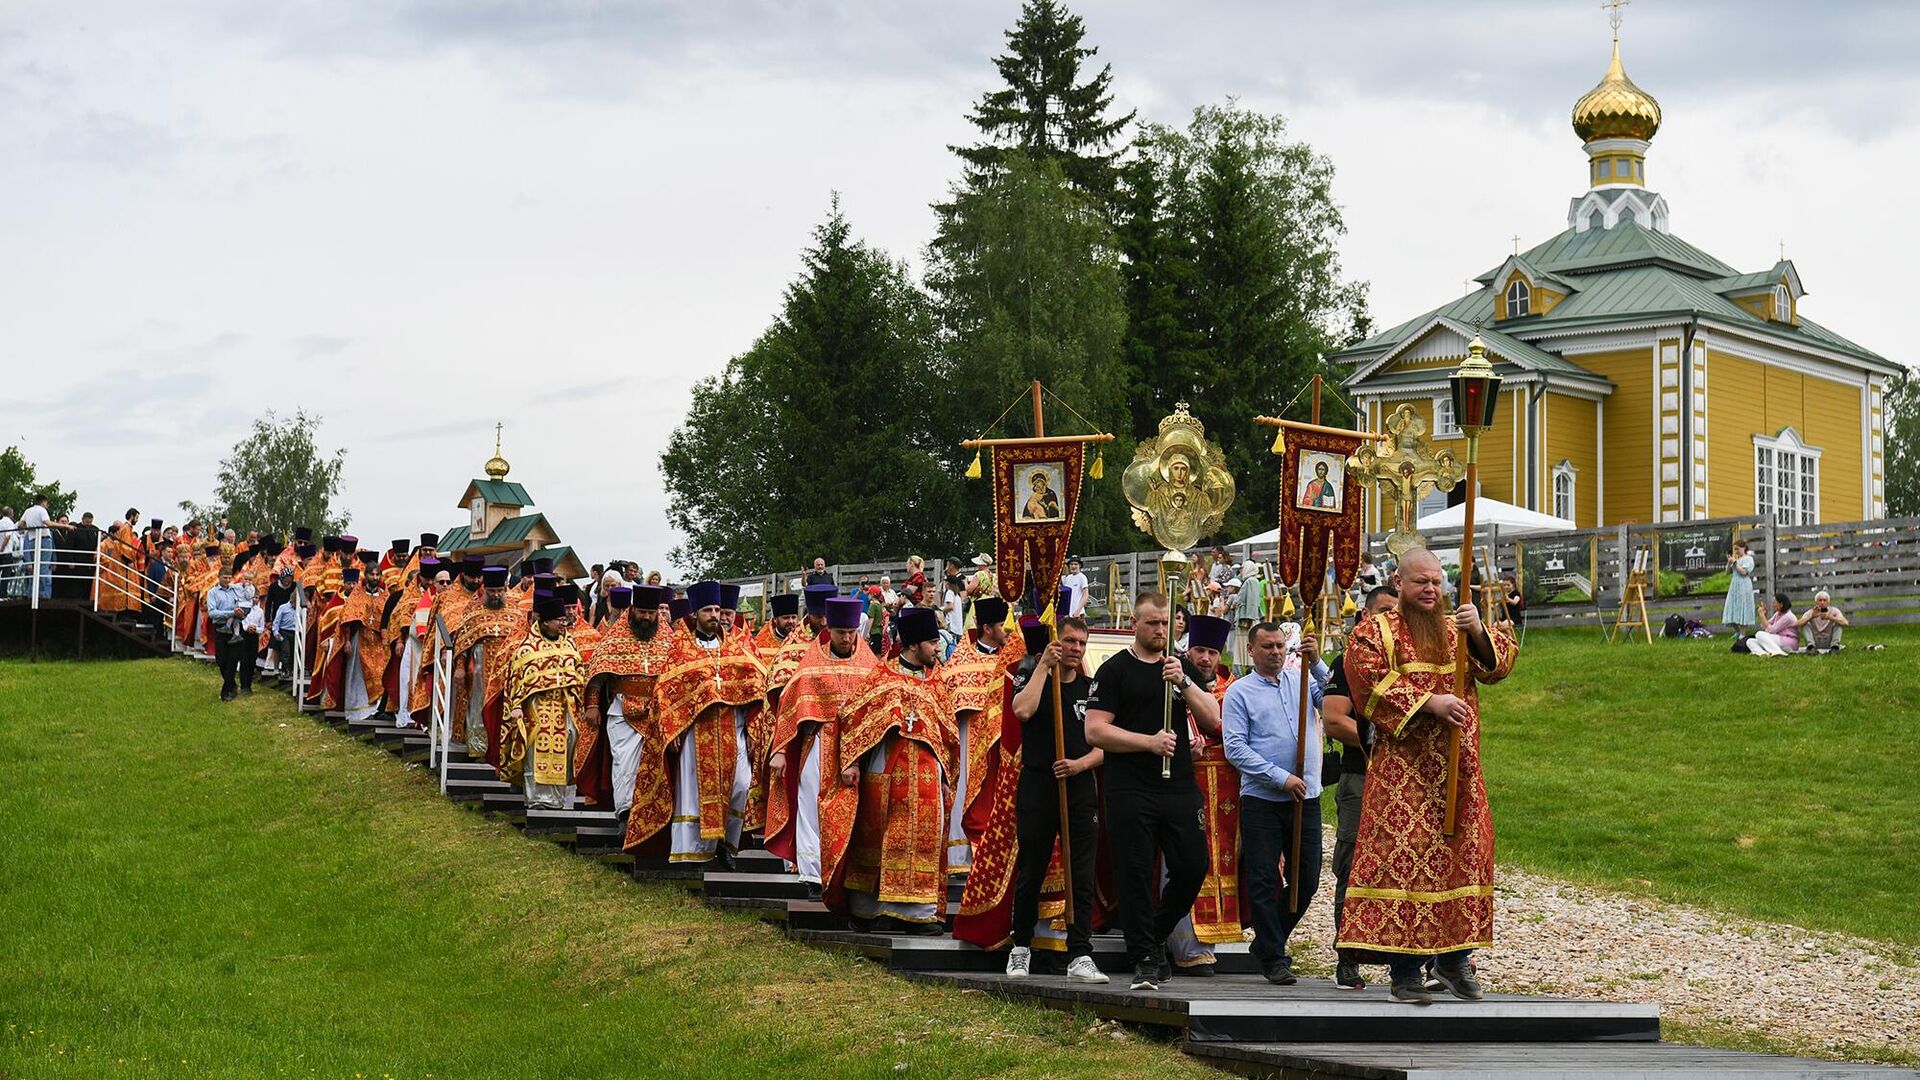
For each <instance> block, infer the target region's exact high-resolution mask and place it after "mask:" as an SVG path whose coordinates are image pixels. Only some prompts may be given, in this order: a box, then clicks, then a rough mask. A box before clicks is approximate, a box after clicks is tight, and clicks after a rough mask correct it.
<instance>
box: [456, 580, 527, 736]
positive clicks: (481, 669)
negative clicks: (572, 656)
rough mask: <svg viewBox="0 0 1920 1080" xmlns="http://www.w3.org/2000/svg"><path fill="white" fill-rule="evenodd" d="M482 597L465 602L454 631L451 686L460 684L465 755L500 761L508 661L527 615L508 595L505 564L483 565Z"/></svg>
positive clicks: (523, 633) (523, 630) (523, 632)
mask: <svg viewBox="0 0 1920 1080" xmlns="http://www.w3.org/2000/svg"><path fill="white" fill-rule="evenodd" d="M481 582H482V592H481V597H480V602H479V603H477V604H469V605H468V606H467V609H466V612H465V614H463V615H462V616H461V617H460V629H458V630H456V631H454V635H453V655H454V661H453V663H454V670H453V685H454V686H455V687H457V688H464V689H465V691H466V692H465V693H464V694H461V695H458V696H459V698H460V700H459V701H458V702H457V703H456V708H457V707H458V705H461V704H464V705H465V706H466V709H465V712H464V714H462V713H461V712H455V714H454V716H455V719H456V721H457V722H458V721H461V720H462V718H463V717H464V722H460V723H459V724H458V726H459V728H460V731H461V733H462V734H463V735H464V736H465V738H466V746H467V756H468V757H469V758H470V759H472V760H475V761H478V760H480V759H482V758H484V759H485V760H486V761H487V763H488V764H490V765H494V766H496V767H497V766H499V765H500V758H499V749H500V718H501V715H502V714H501V711H500V710H501V705H502V702H503V699H504V695H505V694H506V692H507V666H508V664H509V663H510V662H511V661H512V660H513V650H514V647H515V646H517V645H518V644H520V640H521V639H522V638H524V637H525V636H526V635H527V620H526V616H525V615H523V614H521V612H520V609H519V608H518V607H516V606H515V605H513V604H512V603H510V602H509V601H508V600H507V568H506V567H504V566H488V567H484V568H483V569H482V570H481Z"/></svg>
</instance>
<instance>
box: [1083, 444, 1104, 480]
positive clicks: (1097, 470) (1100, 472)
mask: <svg viewBox="0 0 1920 1080" xmlns="http://www.w3.org/2000/svg"><path fill="white" fill-rule="evenodd" d="M1087 475H1088V476H1089V477H1092V478H1093V479H1095V480H1098V479H1100V478H1101V477H1103V476H1105V475H1107V455H1106V454H1105V453H1104V452H1102V451H1099V450H1096V451H1094V453H1093V468H1091V469H1088V470H1087Z"/></svg>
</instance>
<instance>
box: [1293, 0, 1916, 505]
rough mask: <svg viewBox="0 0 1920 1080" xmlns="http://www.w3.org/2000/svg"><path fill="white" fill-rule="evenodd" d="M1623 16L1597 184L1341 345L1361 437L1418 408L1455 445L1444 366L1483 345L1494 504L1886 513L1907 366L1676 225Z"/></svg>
mask: <svg viewBox="0 0 1920 1080" xmlns="http://www.w3.org/2000/svg"><path fill="white" fill-rule="evenodd" d="M1615 10H1616V19H1615V23H1614V38H1613V62H1612V63H1611V64H1610V65H1608V67H1607V73H1606V75H1605V77H1604V78H1602V79H1601V80H1600V83H1599V85H1597V86H1595V87H1594V88H1593V89H1591V90H1589V91H1587V93H1586V94H1585V95H1583V96H1582V97H1581V98H1580V99H1579V101H1577V102H1576V103H1575V104H1574V107H1573V131H1574V134H1575V135H1578V136H1579V137H1580V141H1581V144H1582V148H1583V149H1584V150H1585V151H1586V156H1587V189H1586V191H1585V193H1584V194H1582V195H1579V196H1576V197H1575V198H1574V199H1573V200H1572V203H1571V205H1570V206H1569V207H1568V208H1567V227H1566V229H1565V230H1564V231H1562V232H1560V233H1559V234H1558V235H1556V236H1554V237H1553V238H1551V239H1549V240H1547V241H1546V242H1544V243H1541V244H1538V245H1536V246H1534V247H1532V248H1529V249H1527V250H1524V251H1517V253H1516V254H1513V255H1511V256H1509V257H1508V258H1507V259H1506V260H1505V261H1504V262H1502V263H1500V265H1498V266H1496V267H1494V268H1493V269H1491V270H1487V271H1485V272H1484V273H1481V274H1480V275H1478V276H1477V277H1476V278H1474V279H1473V284H1475V285H1477V286H1478V288H1475V289H1473V290H1472V291H1470V292H1468V293H1467V294H1466V295H1465V296H1462V297H1460V298H1459V299H1457V300H1453V301H1451V302H1449V303H1446V304H1444V305H1441V306H1440V307H1437V308H1435V309H1433V310H1432V311H1429V312H1427V313H1426V314H1424V315H1421V316H1419V317H1417V318H1413V319H1409V320H1407V321H1406V322H1403V323H1401V324H1399V325H1398V326H1395V327H1393V328H1392V329H1390V330H1387V331H1385V332H1383V333H1380V334H1376V335H1374V336H1373V337H1370V338H1367V339H1366V340H1364V341H1361V342H1360V343H1358V344H1356V345H1352V346H1350V347H1348V348H1346V349H1344V350H1342V351H1340V352H1338V353H1336V354H1334V355H1333V356H1332V357H1330V359H1332V360H1334V361H1335V362H1337V363H1339V364H1341V365H1343V366H1344V367H1346V368H1348V369H1350V370H1351V372H1352V373H1351V374H1350V375H1349V376H1347V377H1346V378H1345V379H1344V380H1343V386H1344V387H1345V388H1346V390H1347V391H1348V392H1349V393H1350V394H1351V395H1352V398H1353V400H1354V403H1355V407H1356V408H1357V409H1358V410H1359V411H1360V412H1361V414H1362V417H1363V418H1364V419H1365V421H1366V426H1367V428H1368V429H1369V430H1373V431H1379V430H1381V428H1382V424H1383V423H1384V422H1385V420H1386V418H1387V417H1388V415H1389V414H1390V413H1392V412H1393V410H1394V409H1396V408H1397V407H1398V406H1399V405H1400V404H1401V403H1403V402H1405V403H1409V404H1411V405H1412V406H1413V408H1414V410H1415V411H1416V413H1417V414H1418V415H1419V416H1420V417H1421V418H1422V419H1423V420H1425V421H1426V422H1427V424H1428V427H1429V430H1430V432H1431V433H1432V435H1433V437H1434V440H1435V446H1436V447H1443V446H1447V445H1449V442H1448V440H1460V439H1461V435H1460V430H1459V428H1458V427H1457V426H1456V425H1455V424H1454V420H1453V416H1452V415H1451V413H1452V409H1451V403H1450V401H1449V398H1448V395H1447V376H1448V374H1449V373H1450V372H1451V371H1452V369H1453V368H1455V367H1457V366H1458V365H1459V363H1460V362H1461V360H1462V359H1463V358H1465V356H1466V353H1467V345H1468V342H1469V341H1471V340H1472V338H1473V337H1474V336H1475V335H1476V334H1477V335H1479V337H1480V338H1481V339H1482V340H1483V341H1484V342H1485V344H1486V348H1487V354H1488V359H1490V360H1492V361H1494V365H1495V368H1496V369H1497V370H1498V371H1499V372H1500V374H1501V375H1503V376H1504V382H1503V383H1502V386H1501V397H1502V401H1501V403H1500V411H1499V422H1498V425H1497V426H1496V427H1494V428H1493V429H1492V430H1490V431H1488V432H1487V433H1486V434H1485V435H1484V436H1483V437H1482V438H1481V441H1480V488H1479V491H1480V494H1481V495H1483V496H1485V497H1488V498H1493V499H1499V500H1501V501H1504V502H1509V503H1512V504H1514V505H1517V506H1522V507H1525V508H1527V509H1530V510H1535V511H1538V512H1540V513H1545V514H1551V515H1553V516H1555V517H1559V518H1564V519H1566V520H1568V521H1571V522H1573V523H1574V526H1575V527H1578V528H1592V527H1599V526H1612V525H1616V524H1622V523H1652V522H1678V521H1697V520H1703V519H1707V518H1721V517H1735V516H1745V515H1758V516H1761V517H1767V518H1772V519H1773V520H1775V521H1777V522H1778V523H1779V524H1781V525H1807V524H1813V523H1816V522H1847V521H1859V520H1863V519H1870V518H1879V517H1884V516H1885V513H1886V510H1885V493H1884V483H1885V481H1884V476H1885V470H1884V462H1883V449H1882V441H1883V413H1882V404H1881V403H1882V397H1883V394H1884V393H1885V391H1886V389H1887V387H1888V386H1889V385H1890V384H1891V381H1892V380H1893V379H1894V378H1895V377H1896V376H1897V375H1898V374H1899V373H1900V370H1901V369H1900V367H1899V366H1898V365H1897V364H1895V363H1894V362H1892V361H1890V360H1888V359H1887V358H1885V357H1883V356H1880V355H1879V354H1877V353H1875V352H1873V351H1871V350H1869V349H1867V348H1864V347H1862V346H1860V345H1856V344H1854V343H1853V342H1852V341H1849V340H1847V339H1846V338H1844V337H1842V336H1840V335H1839V334H1837V333H1835V332H1833V331H1832V330H1829V329H1827V328H1826V327H1824V326H1821V325H1820V324H1818V323H1816V322H1814V321H1813V320H1811V319H1809V318H1807V316H1806V314H1805V313H1804V312H1803V310H1802V298H1803V297H1804V296H1805V295H1806V288H1805V286H1804V285H1803V284H1802V281H1801V278H1800V272H1799V270H1798V269H1797V268H1796V267H1795V266H1794V264H1793V262H1792V261H1791V260H1789V259H1785V258H1782V259H1781V260H1780V261H1779V262H1777V263H1775V264H1774V265H1773V266H1771V267H1768V268H1766V269H1763V270H1755V271H1746V272H1743V271H1741V270H1739V269H1738V268H1736V267H1733V266H1729V265H1728V264H1726V263H1724V262H1722V261H1720V260H1719V259H1716V258H1714V257H1713V256H1712V255H1709V254H1707V253H1706V252H1705V251H1702V250H1701V249H1699V248H1697V247H1695V246H1693V245H1692V244H1689V243H1687V242H1686V241H1685V240H1682V239H1681V238H1680V237H1678V236H1676V235H1674V233H1673V230H1672V228H1671V225H1670V222H1669V211H1668V207H1667V201H1666V199H1664V198H1662V197H1661V196H1660V195H1659V194H1658V193H1656V192H1655V191H1654V190H1653V189H1652V188H1650V187H1649V186H1648V178H1647V171H1646V166H1647V150H1648V148H1649V146H1650V145H1651V144H1652V141H1653V137H1654V135H1655V134H1656V133H1658V132H1659V130H1660V103H1659V102H1658V101H1656V100H1655V99H1654V97H1653V95H1651V94H1649V93H1647V92H1646V91H1644V90H1642V89H1640V88H1639V87H1638V86H1635V85H1634V83H1633V80H1631V79H1629V78H1628V77H1627V73H1626V70H1625V68H1624V67H1622V65H1621V63H1620V35H1619V23H1618V19H1617V13H1618V9H1617V8H1616V9H1615ZM1517 248H1518V245H1517V244H1516V249H1517ZM1463 441H1464V440H1462V442H1463ZM1452 445H1453V447H1454V451H1455V453H1456V455H1459V454H1463V453H1464V448H1463V446H1462V445H1461V443H1453V444H1452ZM1464 497H1465V491H1464V490H1463V489H1462V488H1459V487H1456V489H1455V491H1454V492H1453V493H1452V494H1451V495H1445V494H1442V495H1439V496H1436V497H1434V499H1432V500H1430V501H1429V502H1428V503H1425V504H1423V505H1422V512H1423V513H1424V512H1427V511H1430V510H1432V509H1437V508H1440V507H1443V506H1444V505H1446V503H1447V502H1448V501H1449V500H1451V501H1454V502H1458V501H1460V500H1461V499H1463V498H1464ZM1368 512H1369V520H1368V522H1367V526H1368V528H1369V529H1380V528H1383V527H1385V525H1386V524H1388V523H1386V522H1383V521H1381V520H1380V508H1379V506H1378V505H1374V506H1370V507H1369V511H1368Z"/></svg>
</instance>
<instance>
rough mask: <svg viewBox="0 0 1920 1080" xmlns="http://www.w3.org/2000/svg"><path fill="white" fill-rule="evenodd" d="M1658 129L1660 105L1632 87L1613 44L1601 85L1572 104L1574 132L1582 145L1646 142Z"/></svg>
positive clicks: (1618, 44) (1618, 52)
mask: <svg viewBox="0 0 1920 1080" xmlns="http://www.w3.org/2000/svg"><path fill="white" fill-rule="evenodd" d="M1659 130H1660V103H1659V102H1658V101H1655V100H1654V97H1653V95H1652V94H1649V93H1647V92H1646V91H1645V90H1642V89H1640V88H1639V87H1637V86H1635V85H1633V80H1632V79H1629V78H1627V72H1626V69H1625V68H1622V67H1621V66H1620V42H1619V40H1618V39H1615V41H1614V43H1613V63H1611V64H1609V65H1607V75H1606V78H1604V79H1601V80H1600V85H1598V86H1596V87H1594V88H1593V89H1591V90H1589V91H1587V92H1586V93H1585V94H1583V95H1581V97H1580V100H1579V101H1576V102H1574V103H1573V133H1574V134H1575V135H1578V136H1580V141H1581V142H1583V143H1586V142H1592V141H1593V140H1595V139H1639V140H1641V141H1643V142H1644V141H1647V140H1650V139H1652V138H1653V134H1654V132H1656V131H1659Z"/></svg>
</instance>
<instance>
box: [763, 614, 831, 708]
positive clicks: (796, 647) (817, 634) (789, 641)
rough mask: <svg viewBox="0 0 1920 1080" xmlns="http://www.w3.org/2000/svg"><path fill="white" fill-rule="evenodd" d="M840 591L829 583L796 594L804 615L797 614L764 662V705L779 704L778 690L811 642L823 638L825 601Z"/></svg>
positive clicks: (812, 643) (796, 666)
mask: <svg viewBox="0 0 1920 1080" xmlns="http://www.w3.org/2000/svg"><path fill="white" fill-rule="evenodd" d="M839 594H840V590H839V589H837V588H835V587H834V586H832V585H809V586H807V587H806V590H805V591H804V592H802V593H801V594H800V599H801V604H802V607H803V609H804V611H805V614H803V615H801V617H800V625H799V626H798V627H796V628H795V631H794V632H793V633H790V634H788V635H787V636H786V639H785V640H784V641H782V642H781V643H780V648H779V650H778V651H776V652H775V653H774V654H773V655H772V656H771V657H764V656H763V658H764V659H766V661H767V708H768V709H771V710H775V711H777V710H778V709H779V707H780V691H781V689H782V688H783V687H785V686H786V685H787V680H788V679H791V678H793V673H794V672H795V671H797V670H799V668H800V662H801V661H802V660H803V659H805V658H806V655H807V653H808V651H809V650H811V649H812V648H813V646H814V643H815V642H820V641H825V640H826V639H827V601H829V600H831V599H833V598H834V597H836V596H838V595H839Z"/></svg>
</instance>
